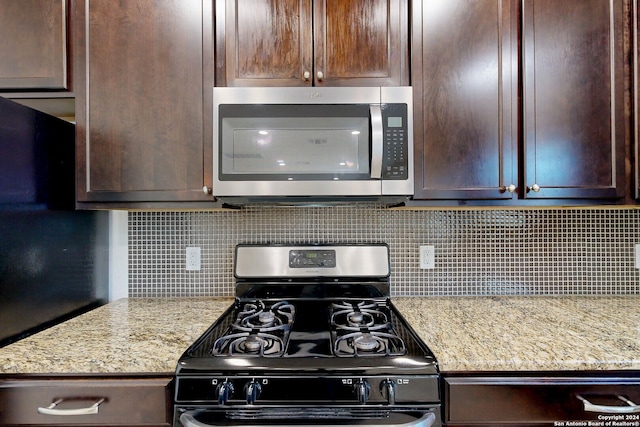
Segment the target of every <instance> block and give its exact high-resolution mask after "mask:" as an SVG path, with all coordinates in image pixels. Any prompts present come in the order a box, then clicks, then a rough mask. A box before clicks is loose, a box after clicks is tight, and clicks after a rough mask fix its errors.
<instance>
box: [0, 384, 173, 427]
mask: <svg viewBox="0 0 640 427" xmlns="http://www.w3.org/2000/svg"><path fill="white" fill-rule="evenodd" d="M170 385H171V378H169V377H100V378H96V377H90V378H60V377H55V378H37V379H32V378H25V379H23V378H11V379H3V378H1V377H0V425H87V426H93V425H101V426H125V425H126V426H136V425H145V426H168V425H170V423H171V421H170V420H171V405H170V402H171V392H170ZM58 401H59V403H58V404H57V405H55V407H54V408H53V409H54V412H56V411H57V413H58V414H59V415H56V414H46V413H41V412H48V411H42V410H40V411H39V408H47V407H50V405H52V403H54V402H58ZM98 402H100V403H99V404H97V405H96V403H98ZM93 405H96V406H97V411H95V413H94V414H69V410H73V409H82V408H87V407H91V406H93ZM65 411H66V412H65Z"/></svg>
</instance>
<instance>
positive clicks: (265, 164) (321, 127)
mask: <svg viewBox="0 0 640 427" xmlns="http://www.w3.org/2000/svg"><path fill="white" fill-rule="evenodd" d="M222 141H223V144H222V146H223V152H222V156H223V160H222V169H223V173H225V174H252V175H253V174H259V175H283V176H286V175H289V174H291V175H293V174H295V175H300V174H309V175H325V176H326V175H327V174H330V175H334V176H340V175H344V174H363V173H369V120H368V118H365V117H304V118H300V117H297V118H289V117H232V118H223V119H222Z"/></svg>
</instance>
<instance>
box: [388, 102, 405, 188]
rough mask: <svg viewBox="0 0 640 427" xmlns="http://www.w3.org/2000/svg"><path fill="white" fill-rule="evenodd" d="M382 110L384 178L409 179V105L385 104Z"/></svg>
mask: <svg viewBox="0 0 640 427" xmlns="http://www.w3.org/2000/svg"><path fill="white" fill-rule="evenodd" d="M381 110H382V132H383V138H384V144H383V145H384V152H383V157H382V179H408V175H409V161H408V159H409V153H408V151H409V144H408V132H407V105H406V104H384V105H382V108H381Z"/></svg>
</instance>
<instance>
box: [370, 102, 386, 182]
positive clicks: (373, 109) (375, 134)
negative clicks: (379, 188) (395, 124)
mask: <svg viewBox="0 0 640 427" xmlns="http://www.w3.org/2000/svg"><path fill="white" fill-rule="evenodd" d="M369 113H370V114H371V179H380V178H382V156H383V153H384V138H383V137H384V131H383V128H382V109H381V108H380V106H379V105H371V106H370V107H369Z"/></svg>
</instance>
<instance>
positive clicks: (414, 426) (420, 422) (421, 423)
mask: <svg viewBox="0 0 640 427" xmlns="http://www.w3.org/2000/svg"><path fill="white" fill-rule="evenodd" d="M180 422H181V423H182V425H183V427H214V426H213V425H212V424H205V423H203V422H200V421H198V420H196V419H195V418H194V417H193V415H191V414H190V413H188V412H185V413H184V414H182V415H180ZM435 422H436V416H435V414H434V413H433V412H429V413H427V414H424V415H423V416H422V417H421V418H419V419H417V420H415V421H412V422H410V423H405V424H385V425H386V426H388V427H431V426H432V425H433V424H434V423H435ZM287 425H288V426H289V427H303V426H302V425H299V426H296V425H289V424H287ZM305 425H306V426H307V427H308V426H309V424H305ZM313 425H315V426H316V427H341V426H339V425H335V424H318V425H316V424H313ZM358 425H360V424H358ZM343 427H346V426H343ZM361 427H375V426H374V425H373V424H372V425H370V426H368V425H367V424H362V425H361Z"/></svg>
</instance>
